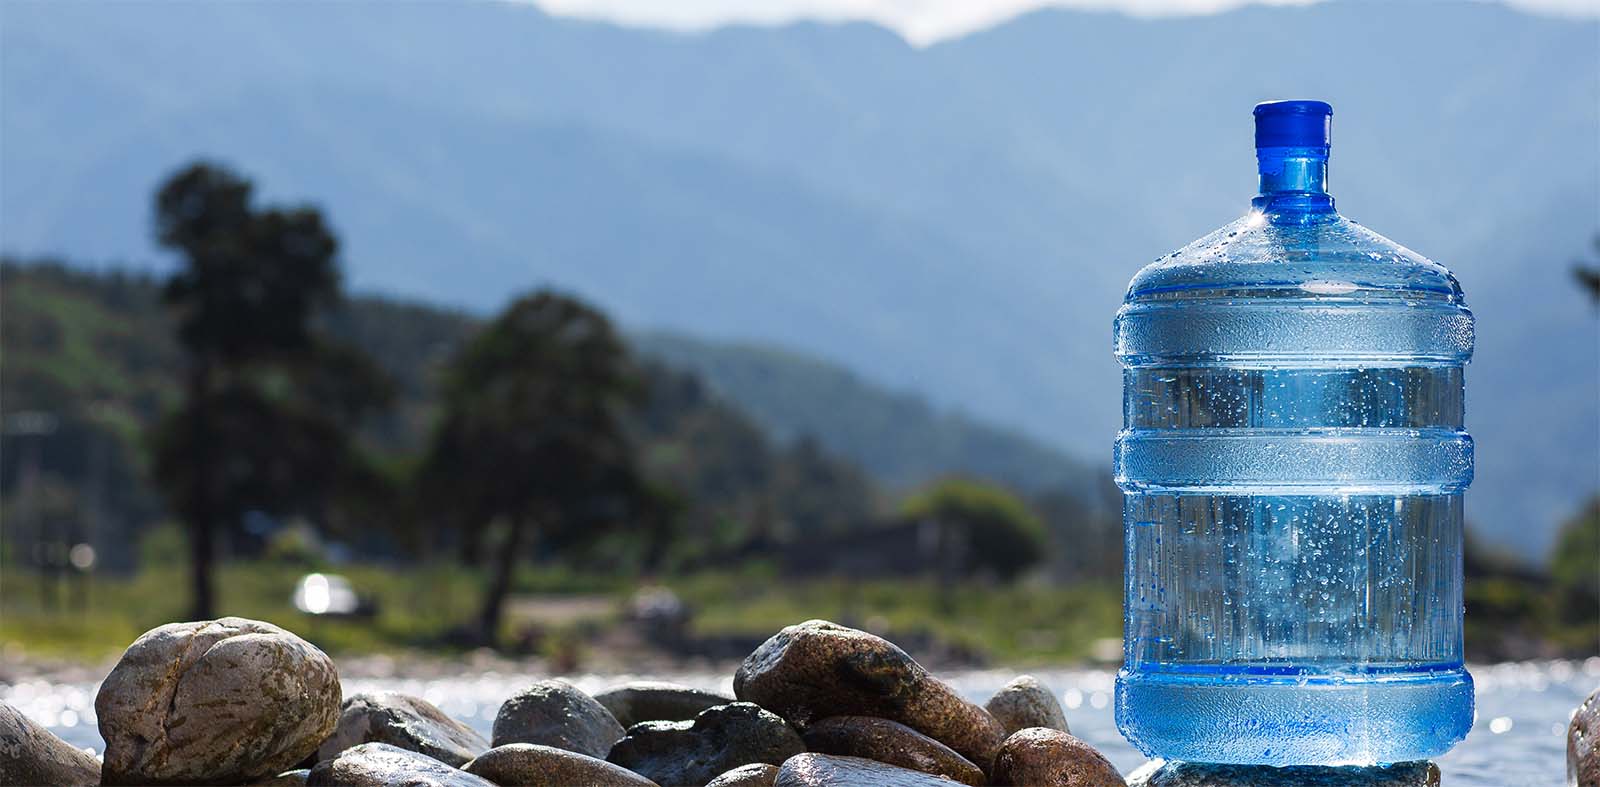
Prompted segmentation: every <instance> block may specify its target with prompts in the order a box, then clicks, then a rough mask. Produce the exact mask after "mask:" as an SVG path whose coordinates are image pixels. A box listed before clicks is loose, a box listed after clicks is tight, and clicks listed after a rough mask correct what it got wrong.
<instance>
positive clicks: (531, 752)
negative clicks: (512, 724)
mask: <svg viewBox="0 0 1600 787" xmlns="http://www.w3.org/2000/svg"><path fill="white" fill-rule="evenodd" d="M462 770H464V771H466V772H467V773H471V774H474V775H477V776H482V777H483V778H485V779H488V780H489V781H491V782H494V783H495V784H498V785H500V787H656V783H655V782H653V781H650V780H649V779H646V778H645V777H643V776H640V775H639V774H637V773H634V772H633V771H630V770H628V769H627V768H624V767H622V766H620V765H613V764H611V763H609V762H606V761H605V760H601V759H596V758H594V757H590V756H588V755H585V754H579V753H577V752H575V751H568V750H566V749H558V748H556V747H554V746H538V745H535V744H532V743H508V744H506V745H504V746H496V747H494V748H493V749H490V750H488V751H486V752H484V753H483V754H480V755H478V758H477V759H475V760H473V761H472V762H469V763H467V764H466V765H465V766H462Z"/></svg>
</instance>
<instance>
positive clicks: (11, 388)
mask: <svg viewBox="0 0 1600 787" xmlns="http://www.w3.org/2000/svg"><path fill="white" fill-rule="evenodd" d="M0 313H3V325H0V332H3V335H4V350H3V356H0V358H3V361H0V400H3V402H4V412H5V415H6V418H7V427H6V430H5V436H4V445H3V454H4V462H0V490H3V491H5V492H6V493H7V495H6V500H7V503H8V504H9V505H16V504H17V495H15V494H11V493H12V492H15V491H16V490H17V484H18V481H19V476H20V474H22V473H25V472H28V471H27V469H26V468H25V467H24V465H26V464H27V463H28V462H33V463H34V465H35V466H36V467H37V468H39V469H40V477H41V478H42V481H40V482H39V483H40V485H41V488H43V489H44V490H45V492H44V493H43V494H42V495H40V497H41V498H42V499H43V501H44V503H43V508H44V509H45V510H43V511H42V512H40V516H41V517H42V519H41V521H44V522H57V523H59V526H60V527H66V528H82V527H85V525H83V524H82V523H83V522H86V521H87V522H92V523H93V525H92V526H93V527H94V528H96V533H95V538H96V540H97V541H101V542H104V543H108V544H113V545H115V544H122V545H125V546H126V548H122V549H113V550H110V552H109V554H108V555H107V559H108V560H109V563H108V565H109V566H110V567H114V568H121V569H126V568H131V567H132V565H131V564H132V561H133V560H134V557H133V556H134V554H135V553H136V550H134V549H133V548H132V546H131V545H132V544H133V543H134V541H135V539H136V538H137V533H138V532H139V531H140V530H141V529H142V528H144V527H145V526H148V525H149V524H151V523H153V522H156V521H158V520H159V519H161V518H162V517H163V516H164V513H163V510H164V506H163V501H162V500H161V499H160V498H159V497H158V495H157V494H156V493H155V491H154V490H153V488H152V487H151V485H150V484H149V482H148V472H147V471H148V468H147V467H146V466H145V463H146V454H147V448H148V439H147V437H146V434H147V429H148V427H149V426H150V425H151V424H153V423H155V422H156V420H157V419H158V418H159V417H160V416H161V415H162V414H163V413H164V412H166V411H167V410H168V409H169V408H170V407H172V406H173V405H174V403H175V402H176V401H177V400H178V390H177V385H178V383H177V381H178V380H179V379H181V371H182V367H181V364H182V356H181V354H180V352H179V349H178V347H177V345H176V343H175V340H174V338H173V330H172V327H173V326H172V324H171V315H170V314H169V313H168V312H167V311H166V310H165V309H164V308H163V307H162V304H161V302H160V283H159V282H158V281H157V280H155V279H154V278H152V277H149V276H145V275H130V274H126V273H122V272H103V273H96V272H86V271H84V270H81V269H76V268H73V267H70V266H66V265H62V264H60V263H57V262H46V261H30V262H19V261H16V260H8V261H5V262H4V264H3V265H0ZM321 319H323V320H324V323H325V327H326V329H327V331H328V333H329V334H330V335H331V336H332V337H334V338H336V339H339V340H342V341H343V342H345V343H347V344H349V345H351V346H354V347H356V348H359V349H360V350H362V351H364V352H365V353H367V354H368V355H370V356H371V357H372V358H373V359H374V360H375V361H376V362H377V363H378V365H379V366H380V367H382V368H383V369H384V370H385V371H386V372H387V373H388V374H389V375H390V376H391V377H392V378H393V380H394V381H395V388H396V391H397V396H396V397H395V402H394V404H393V406H392V407H391V408H390V409H389V410H388V411H387V412H384V413H381V414H380V415H377V416H373V417H371V418H369V420H368V421H367V422H366V423H364V424H363V428H362V430H361V442H362V443H363V444H364V445H365V446H366V447H367V449H368V450H370V451H371V452H373V453H374V454H375V455H377V456H382V457H386V459H385V463H386V464H388V465H390V466H393V467H396V468H404V467H405V466H407V464H408V463H409V462H412V461H414V460H415V457H416V456H417V455H418V454H419V453H420V451H421V450H422V448H423V447H424V446H425V444H426V441H427V438H428V434H429V430H430V429H431V427H432V424H433V421H434V416H435V410H436V402H435V387H436V382H437V380H436V377H437V372H438V371H439V369H440V367H441V365H442V364H443V363H444V362H445V360H446V359H447V358H448V357H449V356H450V355H451V353H452V352H453V351H454V350H455V349H456V348H457V347H458V346H459V345H460V344H461V343H462V342H463V340H464V339H466V338H467V337H468V336H470V335H471V334H472V333H473V331H474V330H476V329H477V327H478V326H479V324H480V320H479V319H478V318H476V317H474V316H472V315H468V314H465V313H462V312H458V311H451V310H447V309H441V308H436V307H432V306H428V305H424V304H418V303H405V302H398V301H393V300H388V299H384V298H378V297H371V296H362V297H354V298H351V299H349V300H348V301H347V302H346V303H345V304H343V306H342V307H341V308H339V309H337V310H335V311H333V312H332V313H330V314H327V315H324V316H323V317H322V318H321ZM633 343H634V346H635V351H636V356H637V358H638V361H639V363H640V366H641V368H642V371H643V374H644V376H645V377H646V381H647V384H648V385H647V387H648V389H649V391H650V396H649V400H648V401H647V402H646V403H645V404H644V405H642V406H641V407H640V408H639V410H638V411H637V412H636V413H634V414H633V416H632V421H633V425H634V428H635V430H636V432H637V434H638V437H639V440H640V442H641V444H642V448H643V453H642V454H641V456H642V458H643V461H644V463H645V467H646V468H647V470H648V472H650V473H651V474H652V475H653V476H654V477H656V478H658V479H660V480H663V481H665V482H667V483H668V484H670V485H671V486H672V487H673V488H674V489H676V490H678V493H679V494H681V495H682V496H683V497H684V498H685V500H686V501H687V504H688V506H689V511H688V515H687V516H686V517H685V523H684V524H683V525H681V526H682V527H683V528H685V530H684V531H683V532H681V533H680V536H681V537H680V538H679V539H678V541H679V542H680V543H681V544H683V545H685V546H684V547H683V549H682V551H683V552H684V554H682V555H680V557H681V558H683V559H687V560H691V561H693V560H699V559H702V558H704V557H706V556H710V555H715V554H718V553H720V552H723V551H726V550H731V549H737V548H739V547H740V545H741V544H742V543H744V542H746V541H748V540H750V539H752V538H758V539H760V540H762V542H763V543H768V544H771V543H782V542H784V541H786V540H789V539H793V538H797V537H800V536H802V535H806V534H810V535H823V534H830V533H831V534H839V533H847V532H851V531H853V530H856V529H858V528H861V527H864V526H869V525H872V524H873V523H875V522H879V521H882V520H883V519H884V515H885V514H887V513H888V512H889V511H891V510H892V506H891V504H892V502H893V498H894V497H897V496H899V495H900V494H903V493H904V492H905V491H908V490H909V488H910V487H912V486H914V485H917V484H919V483H922V482H926V481H929V480H932V479H935V478H937V477H940V476H944V475H951V474H965V475H972V476H978V477H984V478H990V479H994V480H998V481H1001V482H1002V483H1005V484H1007V485H1010V486H1014V487H1017V488H1019V489H1020V490H1023V491H1026V492H1029V493H1030V494H1032V495H1033V496H1034V498H1035V502H1036V504H1037V506H1038V508H1039V509H1040V512H1041V514H1042V515H1044V517H1045V519H1046V521H1047V522H1048V523H1049V524H1050V525H1051V526H1052V528H1053V529H1055V530H1056V531H1057V532H1058V533H1060V532H1064V531H1072V530H1073V529H1075V528H1082V527H1084V526H1085V523H1092V524H1093V525H1094V529H1095V531H1096V533H1097V538H1099V536H1106V538H1099V540H1107V541H1109V540H1110V539H1111V538H1112V537H1113V536H1114V535H1115V534H1114V532H1111V531H1108V530H1107V528H1106V527H1105V525H1106V521H1105V520H1106V518H1105V517H1104V516H1101V515H1099V514H1103V513H1104V512H1103V511H1102V509H1107V508H1109V506H1107V505H1106V504H1105V502H1104V497H1103V494H1102V492H1103V482H1098V481H1097V480H1096V475H1095V474H1094V473H1091V472H1089V471H1088V470H1086V469H1085V468H1083V467H1081V466H1079V465H1077V464H1075V463H1073V462H1072V461H1071V460H1069V459H1067V458H1065V457H1063V456H1061V455H1060V454H1057V453H1055V452H1052V451H1050V450H1048V449H1045V448H1042V447H1040V446H1038V445H1036V444H1033V443H1030V442H1028V441H1027V440H1025V439H1022V438H1019V437H1016V436H1013V435H1010V434H1007V433H1005V432H1003V431H1001V430H998V429H995V428H991V427H988V426H985V425H983V424H980V423H976V422H974V421H972V420H970V419H967V418H964V417H962V416H958V415H949V414H943V413H939V412H936V411H935V410H933V409H932V408H931V407H930V406H929V405H927V404H926V403H925V402H923V401H922V400H920V399H919V398H917V397H914V396H910V395H905V394H896V393H890V392H885V391H883V390H881V389H878V388H876V387H874V386H872V385H871V384H869V383H867V382H865V381H863V380H861V379H860V378H858V377H856V376H854V375H852V374H851V373H849V372H847V371H845V370H843V369H841V368H839V367H836V366H833V365H830V364H828V363H825V362H823V361H820V360H817V359H814V358H809V357H805V356H801V355H797V354H793V353H789V352H785V351H782V350H776V349H771V348H763V347H758V346H748V345H721V344H714V343H710V342H703V341H698V340H694V339H689V338H685V337H678V336H669V335H663V334H649V335H644V336H640V337H636V338H635V339H634V340H633ZM29 413H45V414H48V416H49V420H50V421H51V426H50V428H51V429H52V430H53V431H51V433H50V434H49V435H48V436H46V437H41V436H39V435H37V434H34V433H30V431H29V427H28V425H27V423H25V422H26V421H27V419H28V417H29V415H28V414H29ZM19 418H20V419H22V420H19ZM1097 483H1101V487H1102V488H1101V490H1100V491H1094V492H1093V494H1091V491H1093V490H1096V488H1097V487H1096V484H1097ZM1075 490H1078V491H1075ZM1080 492H1081V493H1080ZM1092 501H1099V502H1092ZM29 504H30V505H37V504H39V501H37V500H35V501H30V503H29ZM19 521H20V520H19ZM1101 531H1106V532H1104V533H1102V532H1101ZM17 537H18V536H17V534H16V533H11V534H8V538H10V539H12V540H13V544H12V547H13V548H15V547H16V546H18V545H17V544H16V543H15V539H16V538H17ZM379 541H380V543H378V544H377V545H376V546H374V544H372V543H363V544H362V548H363V549H372V548H378V549H380V550H381V549H383V548H384V547H382V543H381V540H379ZM696 556H699V557H696ZM1067 558H1068V559H1067V560H1066V562H1060V561H1058V562H1057V564H1056V567H1057V568H1058V569H1063V570H1076V569H1077V568H1081V566H1079V565H1078V564H1079V563H1081V562H1082V560H1080V559H1079V556H1071V555H1069V556H1067ZM1095 573H1099V572H1095Z"/></svg>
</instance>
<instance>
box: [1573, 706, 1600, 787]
mask: <svg viewBox="0 0 1600 787" xmlns="http://www.w3.org/2000/svg"><path fill="white" fill-rule="evenodd" d="M1597 738H1600V689H1595V691H1594V693H1593V694H1590V695H1589V697H1588V699H1585V700H1584V701H1583V704H1582V705H1579V706H1578V712H1577V713H1575V714H1573V716H1572V722H1571V723H1570V724H1568V725H1567V787H1600V740H1597Z"/></svg>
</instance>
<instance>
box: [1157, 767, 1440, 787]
mask: <svg viewBox="0 0 1600 787" xmlns="http://www.w3.org/2000/svg"><path fill="white" fill-rule="evenodd" d="M1287 784H1292V785H1294V786H1295V787H1439V766H1437V765H1434V764H1433V763H1431V762H1402V763H1397V764H1395V765H1376V766H1370V767H1358V766H1345V767H1323V766H1308V765H1296V766H1292V767H1287V768H1274V767H1272V766H1270V765H1208V764H1205V763H1198V762H1165V761H1162V760H1151V761H1150V762H1147V763H1145V764H1144V765H1142V766H1140V767H1139V769H1138V770H1136V771H1134V772H1133V773H1131V774H1129V775H1128V787H1282V786H1283V785H1287Z"/></svg>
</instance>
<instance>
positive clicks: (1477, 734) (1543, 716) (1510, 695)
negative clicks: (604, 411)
mask: <svg viewBox="0 0 1600 787" xmlns="http://www.w3.org/2000/svg"><path fill="white" fill-rule="evenodd" d="M1033 674H1034V675H1036V676H1038V677H1039V678H1040V679H1041V680H1043V681H1044V682H1045V683H1046V684H1048V685H1050V686H1051V687H1053V688H1054V689H1055V690H1056V691H1059V692H1061V699H1062V704H1063V705H1064V706H1065V707H1066V709H1067V719H1068V722H1069V723H1070V724H1071V726H1072V731H1073V733H1074V734H1076V735H1077V736H1078V737H1080V738H1083V739H1084V740H1087V741H1089V742H1090V743H1092V744H1094V745H1095V746H1097V747H1099V749H1100V750H1101V751H1102V752H1104V753H1105V754H1106V756H1108V757H1110V758H1111V761H1112V762H1114V763H1116V765H1117V767H1118V768H1120V769H1122V771H1123V773H1127V772H1129V771H1132V770H1133V769H1134V768H1136V767H1138V766H1139V765H1140V764H1142V763H1143V762H1144V761H1145V758H1144V757H1143V756H1142V755H1140V754H1139V752H1137V751H1135V750H1134V749H1133V748H1132V747H1130V746H1129V745H1128V744H1127V742H1126V741H1124V740H1123V739H1122V736H1120V735H1118V734H1117V728H1116V725H1115V723H1114V722H1113V721H1112V718H1111V705H1112V703H1111V693H1112V683H1113V679H1114V674H1113V673H1111V672H1108V671H1104V670H1034V671H1033ZM1472 674H1473V677H1474V678H1475V679H1476V681H1477V686H1478V715H1477V723H1476V725H1475V726H1474V727H1473V729H1472V734H1471V735H1469V736H1468V737H1467V739H1466V741H1465V742H1464V743H1462V744H1461V745H1460V746H1457V747H1456V748H1455V750H1453V751H1451V752H1450V753H1449V754H1447V755H1445V756H1444V757H1442V758H1441V759H1440V761H1439V764H1440V766H1441V767H1442V768H1443V770H1444V783H1445V785H1446V786H1447V787H1558V786H1559V785H1561V784H1562V781H1563V778H1564V774H1565V772H1566V738H1565V735H1566V725H1567V721H1568V720H1569V719H1570V718H1571V715H1572V711H1573V709H1574V708H1576V707H1577V705H1578V703H1579V702H1581V701H1582V700H1583V698H1584V697H1586V696H1588V694H1589V692H1590V691H1592V690H1594V688H1595V687H1597V686H1600V657H1596V658H1591V659H1588V660H1587V661H1581V662H1574V661H1555V662H1538V663H1514V664H1498V665H1494V666H1477V667H1473V668H1472ZM1014 675H1015V673H1012V672H1005V671H971V672H955V673H944V674H943V675H942V676H943V677H945V678H946V679H947V680H948V681H949V682H950V683H951V684H953V685H954V686H955V687H956V689H957V690H959V691H960V692H961V693H962V694H964V695H965V696H967V697H970V698H972V699H974V700H977V701H980V702H981V701H982V700H984V699H986V698H987V697H989V695H991V694H992V693H994V691H995V690H996V689H998V688H999V687H1000V686H1001V685H1003V684H1004V683H1005V682H1006V681H1008V680H1010V679H1011V678H1012V677H1014ZM541 677H546V676H543V675H531V674H501V673H494V672H488V673H476V674H471V675H467V674H463V675H459V676H455V677H447V678H436V679H429V680H404V679H394V678H385V679H351V680H346V681H345V682H344V691H345V694H347V695H349V694H353V693H355V692H360V691H375V690H392V691H402V692H406V693H408V694H415V695H417V696H421V697H423V698H426V699H427V700H429V701H431V702H433V703H435V704H437V705H438V706H439V707H440V708H442V709H444V711H445V712H446V713H448V714H450V715H451V716H454V717H456V718H458V719H461V720H462V721H465V722H467V723H468V724H471V725H472V726H473V727H476V728H477V729H478V730H479V731H480V732H482V733H483V734H484V736H485V737H487V736H488V735H489V728H490V725H491V724H492V723H493V722H494V714H495V711H496V710H498V709H499V707H500V703H501V701H503V700H504V699H505V698H506V697H508V696H510V695H511V694H512V693H513V692H515V691H516V690H517V689H519V688H521V687H522V686H523V685H525V684H527V683H528V682H530V681H533V680H536V679H539V678H541ZM642 678H651V679H667V680H673V681H676V682H679V683H684V684H687V685H690V686H695V687H697V688H705V689H717V690H721V691H731V689H732V678H731V677H730V676H728V675H713V674H708V673H699V674H678V675H650V676H634V675H607V676H598V675H579V676H568V678H567V679H568V680H571V681H572V682H573V683H575V684H577V686H578V687H579V688H582V689H584V690H586V691H598V690H600V689H602V688H605V687H606V686H609V685H612V684H615V683H618V682H621V681H624V680H634V679H642ZM97 689H98V686H97V685H96V684H92V683H65V684H51V683H46V682H42V681H25V682H22V683H18V684H15V685H7V684H0V700H4V701H6V702H9V703H11V704H12V705H14V706H16V707H17V708H19V709H21V710H22V712H23V713H25V714H27V715H28V716H29V717H30V718H33V719H35V720H37V721H39V722H41V723H43V724H44V725H45V726H47V727H49V728H50V729H51V731H53V732H55V733H56V734H57V735H60V736H61V737H62V738H65V739H66V740H67V741H69V742H71V743H72V744H73V745H76V746H82V747H84V748H87V749H90V750H92V751H95V752H99V751H100V749H101V747H102V746H103V743H102V741H101V739H100V733H99V731H98V730H97V729H96V727H95V717H94V696H95V691H96V690H97Z"/></svg>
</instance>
